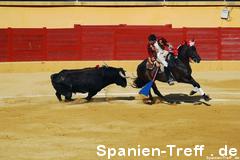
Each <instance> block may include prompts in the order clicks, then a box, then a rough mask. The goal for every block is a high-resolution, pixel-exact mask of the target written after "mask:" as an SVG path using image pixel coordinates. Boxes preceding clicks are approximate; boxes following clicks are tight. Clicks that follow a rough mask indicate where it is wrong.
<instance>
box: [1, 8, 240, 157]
mask: <svg viewBox="0 0 240 160" xmlns="http://www.w3.org/2000/svg"><path fill="white" fill-rule="evenodd" d="M185 5H186V4H185ZM214 7H216V6H214ZM6 8H7V7H3V9H6ZM203 8H204V7H203ZM8 9H9V8H8ZM17 9H19V10H21V7H20V8H19V7H17ZM30 9H31V10H34V9H33V8H30ZM43 9H44V8H43ZM47 9H49V8H47ZM53 9H55V8H53ZM59 9H61V10H62V8H59ZM74 9H75V8H74ZM83 9H85V8H83ZM86 9H87V8H86ZM110 9H111V8H110ZM178 9H180V10H181V9H182V8H181V7H180V8H178ZM207 9H208V8H207ZM207 9H206V10H207ZM9 10H10V11H11V7H10V9H9ZM236 10H238V12H237V13H234V14H233V15H235V14H239V7H237V6H236ZM10 11H9V12H10ZM66 12H69V11H66ZM179 12H180V11H179ZM96 13H97V12H96ZM96 13H93V14H96ZM180 13H181V12H180ZM3 14H4V13H3ZM5 14H6V15H8V14H9V13H5ZM33 14H36V13H35V12H34V11H33ZM61 14H63V13H61ZM23 15H25V13H23ZM36 15H37V14H36ZM52 16H53V15H52ZM90 16H91V15H90ZM105 16H106V15H105ZM193 16H194V14H193ZM195 16H196V15H195ZM118 18H119V17H118ZM30 19H31V18H30ZM30 19H29V20H30ZM120 19H121V18H120ZM81 20H82V19H81ZM40 21H41V20H40ZM42 21H43V22H44V20H42ZM73 21H74V20H73ZM120 21H121V20H120ZM86 22H87V21H86ZM4 23H5V25H7V24H8V23H7V20H4ZM14 23H15V22H14ZM25 23H26V25H29V24H28V23H30V22H28V21H27V22H26V21H25ZM37 23H39V22H37ZM149 23H151V22H149ZM163 23H165V24H166V22H163ZM191 23H192V22H191ZM223 23H225V22H223ZM9 24H11V25H12V26H13V27H16V28H17V27H19V26H17V25H19V24H18V23H16V24H13V23H9ZM14 25H15V26H14ZM34 25H38V24H36V23H35V22H34V23H33V24H32V26H31V25H30V27H36V26H34ZM46 25H49V26H50V27H51V24H50V22H47V23H46ZM99 25H102V24H99ZM111 25H113V24H111ZM150 25H152V24H150ZM176 25H178V24H176ZM189 25H191V24H189ZM206 25H207V24H205V26H204V27H210V26H206ZM209 25H213V26H215V25H219V24H209ZM223 25H225V27H226V26H227V24H223ZM230 25H232V26H230V27H235V29H236V30H239V28H237V27H240V23H239V22H235V21H234V20H233V23H231V24H230ZM60 26H61V24H60ZM1 27H2V28H4V27H5V26H1ZM8 27H9V26H8ZM56 27H59V26H56ZM61 27H63V28H64V27H65V26H61ZM177 27H180V26H177ZM201 27H202V26H201ZM223 27H224V26H223ZM22 28H23V27H22ZM16 35H17V34H16ZM170 39H171V37H170ZM196 39H197V38H196ZM199 39H200V41H201V40H202V39H201V38H199ZM146 43H147V42H146ZM234 44H238V45H240V44H239V39H237V40H236V43H234ZM200 45H201V44H199V47H200ZM238 47H239V46H238ZM237 49H238V50H240V49H239V48H237ZM218 51H219V50H218ZM14 54H15V53H12V55H14ZM143 54H145V53H143ZM199 54H200V55H201V52H199ZM237 54H238V55H240V53H237ZM10 55H11V54H10ZM16 55H17V54H16ZM83 55H84V54H83ZM17 56H18V57H17V58H16V57H15V58H12V59H11V58H10V59H8V57H4V56H2V57H1V58H2V59H1V61H2V62H1V63H0V77H1V78H0V160H40V159H44V160H96V159H107V157H106V156H103V157H99V156H97V154H96V152H97V149H96V148H97V146H98V145H100V144H102V145H105V146H106V147H109V148H110V147H115V148H119V147H122V148H127V147H134V148H137V147H138V145H141V147H142V148H143V147H149V148H151V147H159V148H165V146H166V145H170V144H174V145H177V146H179V147H183V148H184V147H192V148H193V147H194V145H205V151H204V155H203V157H196V156H193V155H192V156H190V157H186V156H184V155H181V156H180V159H191V160H192V159H194V160H195V159H196V160H199V159H207V158H206V156H210V157H214V156H216V157H219V156H218V150H219V148H221V147H224V145H228V147H234V148H236V149H237V150H238V154H237V155H236V156H234V157H235V159H239V158H238V157H239V156H240V136H239V135H240V134H239V133H240V127H239V125H240V118H239V113H240V83H239V82H240V62H239V61H238V59H239V57H238V58H234V57H233V58H231V57H230V60H229V59H228V58H229V57H228V58H226V55H222V56H221V57H220V58H219V56H218V57H217V58H213V56H212V57H211V56H210V58H209V57H207V54H205V53H203V57H205V59H204V58H203V60H202V61H201V63H199V64H195V63H191V66H192V69H193V77H194V78H195V79H196V80H197V81H198V82H199V83H200V85H201V87H202V89H203V90H204V91H205V92H206V93H207V94H208V95H209V96H210V97H211V98H212V99H211V100H210V101H204V100H203V99H201V96H200V95H199V94H196V95H194V96H190V95H189V93H190V91H191V90H192V88H193V87H192V86H190V85H188V84H182V83H176V84H175V85H174V86H169V85H167V84H166V83H162V82H157V86H158V88H159V90H160V92H161V93H162V94H163V95H164V96H166V97H167V98H169V99H172V100H176V101H178V102H179V103H178V104H168V103H164V102H162V101H160V100H159V99H158V98H157V97H156V95H155V97H154V99H155V100H156V101H155V103H154V104H153V105H147V104H145V103H144V99H145V97H143V96H141V95H139V94H138V92H139V89H135V88H132V87H131V86H130V85H131V83H132V79H128V86H127V87H126V88H122V87H120V86H116V85H110V86H108V87H106V88H104V89H103V90H102V91H101V92H99V93H98V94H97V95H96V96H95V97H93V100H92V101H91V102H86V101H85V100H84V99H83V98H84V97H85V96H86V95H84V94H75V95H74V96H73V98H74V99H75V100H74V101H73V102H67V103H65V102H59V101H58V100H57V98H56V96H55V91H54V89H53V87H52V84H51V81H50V75H51V74H53V73H56V72H59V71H61V70H62V69H77V68H85V67H95V66H96V65H104V64H107V65H109V66H114V67H123V68H124V69H125V70H126V72H127V75H131V76H132V75H133V76H134V75H136V68H137V65H138V64H139V63H140V62H141V60H140V59H138V60H134V59H133V58H132V57H130V56H129V57H130V59H127V60H126V59H124V56H123V55H121V57H120V58H119V57H117V58H116V55H115V58H111V57H110V58H109V57H103V59H101V56H99V55H98V57H97V60H92V59H84V58H83V59H84V60H81V59H76V58H75V59H71V61H68V60H64V59H61V58H63V57H61V58H60V60H57V59H54V58H56V57H53V59H54V61H52V60H44V58H43V59H42V57H40V60H36V59H34V60H33V61H31V60H30V59H31V57H30V58H29V57H28V56H26V57H24V58H25V59H24V58H23V59H22V60H21V57H20V56H19V55H17ZM61 56H62V55H61ZM105 56H106V55H105ZM99 57H100V58H99ZM34 58H37V56H36V57H34ZM73 58H74V57H73ZM90 58H91V56H90ZM138 58H139V57H138ZM62 60H64V61H62ZM73 60H74V61H73ZM211 154H213V155H214V156H213V155H212V156H211ZM228 156H229V155H228ZM228 158H229V157H228ZM112 159H147V160H150V159H176V160H179V157H177V156H176V154H174V156H173V157H169V156H167V155H164V154H163V156H161V157H147V158H145V157H144V156H141V157H124V158H123V157H118V156H115V157H113V158H112Z"/></svg>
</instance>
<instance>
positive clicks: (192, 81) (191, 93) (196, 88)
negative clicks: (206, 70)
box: [189, 76, 211, 101]
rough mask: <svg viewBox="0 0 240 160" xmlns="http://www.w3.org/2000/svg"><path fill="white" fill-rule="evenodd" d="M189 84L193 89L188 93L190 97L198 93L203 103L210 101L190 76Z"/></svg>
mask: <svg viewBox="0 0 240 160" xmlns="http://www.w3.org/2000/svg"><path fill="white" fill-rule="evenodd" d="M189 83H190V84H192V85H193V87H194V88H193V90H192V91H191V92H190V95H194V94H195V93H197V92H199V93H200V95H201V96H202V98H203V99H204V100H205V101H209V100H211V98H210V97H209V96H208V95H207V94H206V93H205V92H204V91H203V89H202V88H201V86H200V84H199V83H198V82H196V81H195V80H194V79H193V77H192V76H191V79H190V80H189Z"/></svg>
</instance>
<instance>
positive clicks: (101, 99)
mask: <svg viewBox="0 0 240 160" xmlns="http://www.w3.org/2000/svg"><path fill="white" fill-rule="evenodd" d="M133 100H135V97H134V96H128V97H127V96H126V97H93V98H92V99H91V100H90V101H87V100H85V99H84V98H75V99H74V101H72V102H71V104H86V103H99V102H114V101H133Z"/></svg>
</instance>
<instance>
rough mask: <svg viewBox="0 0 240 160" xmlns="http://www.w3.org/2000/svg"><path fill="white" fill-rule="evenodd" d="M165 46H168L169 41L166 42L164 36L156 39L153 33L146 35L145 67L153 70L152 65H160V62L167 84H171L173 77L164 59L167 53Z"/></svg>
mask: <svg viewBox="0 0 240 160" xmlns="http://www.w3.org/2000/svg"><path fill="white" fill-rule="evenodd" d="M166 46H168V47H169V43H167V41H166V39H165V38H160V39H158V38H157V37H156V35H154V34H151V35H149V36H148V46H147V49H148V55H149V57H148V61H147V65H146V67H147V69H149V70H153V69H154V66H156V67H160V64H162V65H163V66H164V72H165V74H166V77H167V82H168V84H169V85H173V84H174V79H173V78H172V76H171V72H170V69H169V65H168V63H167V61H166V59H165V57H166V55H167V54H168V51H166V50H164V48H165V47H166Z"/></svg>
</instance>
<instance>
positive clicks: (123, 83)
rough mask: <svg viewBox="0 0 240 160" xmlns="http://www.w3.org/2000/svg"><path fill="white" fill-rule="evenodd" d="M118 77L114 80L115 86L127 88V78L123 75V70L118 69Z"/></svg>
mask: <svg viewBox="0 0 240 160" xmlns="http://www.w3.org/2000/svg"><path fill="white" fill-rule="evenodd" d="M117 70H118V76H117V80H116V84H117V85H120V86H122V87H126V86H127V79H126V78H128V77H127V76H126V74H125V71H124V70H123V68H118V69H117Z"/></svg>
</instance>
